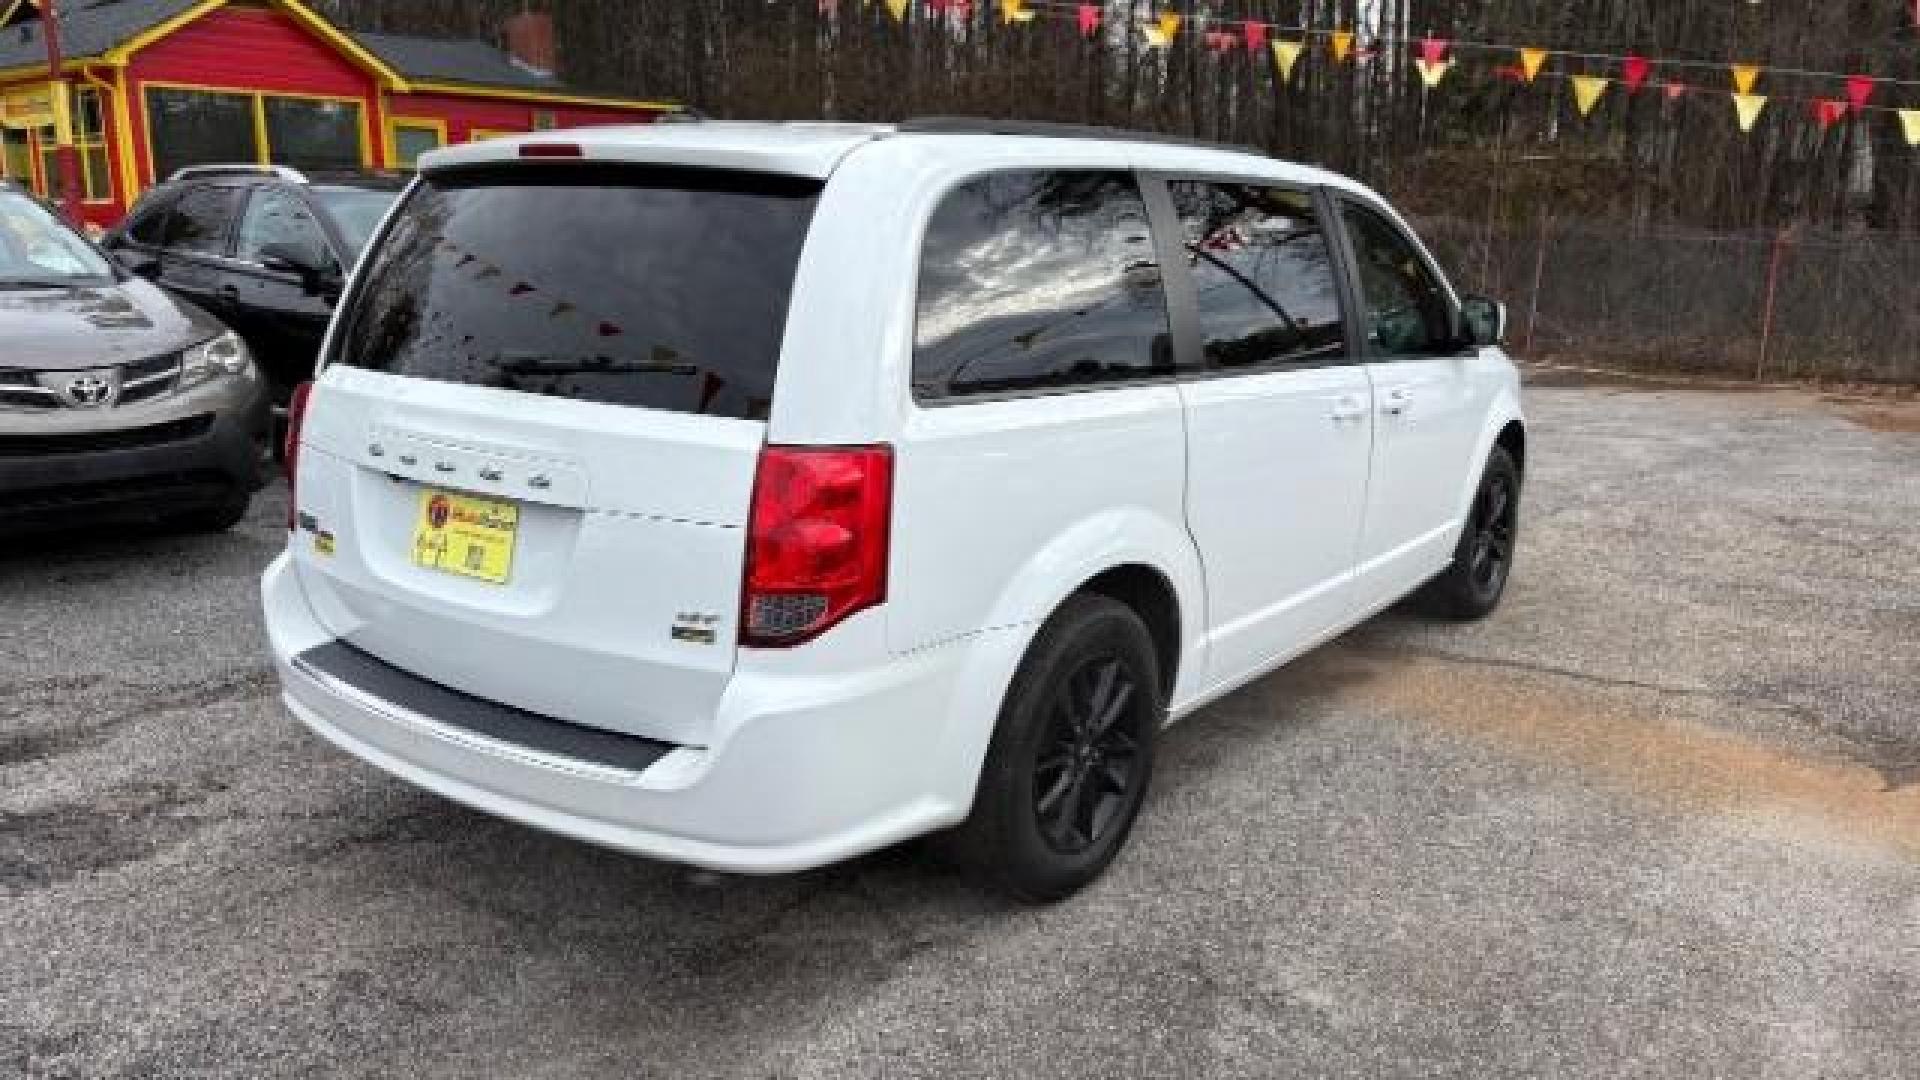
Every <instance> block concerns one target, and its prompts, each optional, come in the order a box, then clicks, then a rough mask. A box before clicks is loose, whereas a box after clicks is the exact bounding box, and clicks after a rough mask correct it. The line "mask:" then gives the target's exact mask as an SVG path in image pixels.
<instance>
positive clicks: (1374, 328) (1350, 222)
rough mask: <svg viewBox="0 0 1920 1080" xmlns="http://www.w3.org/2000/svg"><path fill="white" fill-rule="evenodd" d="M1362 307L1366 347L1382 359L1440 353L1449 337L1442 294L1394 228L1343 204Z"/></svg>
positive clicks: (1424, 264)
mask: <svg viewBox="0 0 1920 1080" xmlns="http://www.w3.org/2000/svg"><path fill="white" fill-rule="evenodd" d="M1342 213H1344V214H1345V216H1346V219H1347V235H1348V236H1349V237H1351V238H1352V240H1353V257H1354V261H1355V263H1356V264H1357V269H1358V270H1359V271H1360V291H1361V293H1362V296H1363V298H1364V300H1365V302H1366V311H1365V312H1364V316H1365V326H1366V332H1367V343H1368V344H1369V345H1370V346H1372V348H1373V351H1374V352H1375V353H1376V354H1378V355H1382V356H1420V355H1424V354H1430V353H1434V352H1438V351H1440V350H1441V349H1442V348H1443V346H1444V343H1445V342H1446V340H1447V339H1448V338H1449V337H1450V336H1451V334H1452V330H1451V327H1452V322H1453V320H1452V317H1451V314H1450V312H1449V307H1450V305H1449V304H1448V302H1447V294H1446V291H1445V290H1443V289H1442V288H1441V287H1440V282H1439V279H1437V278H1435V277H1434V274H1433V270H1432V268H1431V267H1429V266H1428V265H1427V261H1426V260H1425V259H1423V258H1421V257H1420V253H1419V251H1417V250H1415V248H1414V246H1413V245H1412V244H1410V243H1408V242H1407V238H1406V237H1405V236H1404V235H1402V234H1401V232H1400V230H1399V229H1398V228H1395V227H1394V225H1393V224H1392V223H1391V222H1389V221H1387V219H1386V218H1383V217H1381V216H1380V215H1379V214H1376V213H1374V212H1373V211H1372V210H1369V209H1367V208H1366V207H1363V206H1357V205H1355V204H1353V203H1345V204H1343V210H1342Z"/></svg>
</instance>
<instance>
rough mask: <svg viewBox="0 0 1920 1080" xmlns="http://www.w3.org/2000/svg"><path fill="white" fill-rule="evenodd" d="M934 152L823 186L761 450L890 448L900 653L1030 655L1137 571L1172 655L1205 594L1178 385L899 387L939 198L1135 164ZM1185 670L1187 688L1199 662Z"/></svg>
mask: <svg viewBox="0 0 1920 1080" xmlns="http://www.w3.org/2000/svg"><path fill="white" fill-rule="evenodd" d="M941 142H942V144H943V145H942V147H941V153H940V154H938V155H935V154H929V153H925V152H923V147H924V143H922V142H921V141H919V140H914V139H910V138H903V139H896V140H882V141H879V142H875V143H872V144H869V145H867V146H865V147H862V148H860V149H859V150H857V151H855V152H854V153H853V154H851V155H850V156H849V157H848V158H847V159H846V160H845V161H844V162H843V163H842V165H841V166H840V168H839V170H838V171H837V172H836V173H835V174H834V175H833V177H832V178H831V180H830V181H829V182H828V184H827V186H826V189H825V190H824V191H823V193H822V196H821V200H820V207H819V211H818V216H817V217H816V220H815V224H814V229H813V232H812V233H811V234H810V236H809V238H808V242H807V247H806V250H805V252H804V253H803V255H802V258H801V266H800V274H799V277H798V280H797V282H796V285H795V295H794V304H793V309H792V313H791V315H790V316H789V319H788V326H787V335H786V341H785V346H784V352H783V358H782V362H781V369H780V375H779V383H778V388H777V392H776V394H775V398H774V406H773V415H772V418H771V422H770V424H769V436H770V438H771V439H772V441H774V442H782V443H802V444H823V445H836V444H861V443H871V442H888V443H892V444H893V445H894V446H895V450H896V466H895V469H896V476H895V493H894V536H893V543H892V562H891V566H890V578H889V590H888V602H887V605H886V608H885V612H886V620H887V628H886V635H887V641H888V644H889V648H890V649H891V650H892V651H893V652H895V653H913V652H918V651H922V650H927V649H933V648H939V647H944V646H949V645H954V644H957V643H959V642H962V641H965V640H967V639H970V638H974V637H976V636H978V635H982V634H985V633H988V632H993V633H996V634H999V633H1001V632H1012V633H1013V634H1014V635H1015V636H1016V637H1017V638H1019V639H1020V640H1021V641H1022V642H1024V640H1025V639H1026V638H1027V637H1030V635H1031V633H1032V631H1033V630H1034V629H1035V628H1036V627H1037V625H1038V624H1039V623H1040V622H1041V621H1044V620H1045V619H1046V617H1047V616H1048V615H1049V614H1051V612H1052V611H1053V610H1054V609H1055V608H1057V607H1058V606H1059V604H1060V603H1061V602H1062V601H1063V600H1064V599H1065V598H1066V597H1067V596H1069V595H1071V594H1072V593H1073V592H1074V591H1075V590H1076V589H1077V588H1078V587H1079V586H1080V585H1082V584H1084V583H1085V582H1086V581H1087V580H1088V579H1090V578H1092V577H1093V576H1095V575H1097V574H1099V573H1101V572H1102V571H1104V570H1106V569H1109V568H1111V567H1113V566H1117V565H1125V564H1130V563H1138V564H1142V565H1146V566H1149V567H1152V568H1154V569H1156V570H1158V571H1160V572H1161V573H1162V574H1163V575H1164V576H1165V577H1166V578H1167V579H1168V580H1169V581H1170V582H1171V583H1172V585H1173V587H1174V589H1175V591H1176V593H1177V594H1178V597H1179V600H1180V606H1181V612H1182V622H1183V624H1185V625H1183V628H1182V641H1183V642H1186V643H1195V645H1196V646H1197V643H1198V642H1200V641H1201V640H1202V638H1203V634H1202V627H1203V626H1204V611H1203V608H1202V603H1203V600H1202V598H1203V596H1204V591H1203V589H1202V587H1201V579H1200V567H1199V559H1198V557H1197V555H1196V554H1195V552H1194V549H1193V544H1192V541H1191V538H1190V537H1189V535H1188V534H1187V531H1186V526H1185V489H1186V429H1185V421H1184V417H1183V414H1182V409H1181V403H1180V398H1179V393H1178V391H1177V390H1176V389H1175V387H1174V386H1173V385H1172V384H1170V383H1169V384H1165V385H1137V386H1131V387H1125V388H1117V389H1101V390H1094V391H1089V392H1083V393H1068V394H1058V395H1050V396H1043V397H1031V398H1022V399H1015V400H1005V401H992V402H972V403H965V404H950V405H942V406H939V407H931V408H923V407H921V406H919V405H917V404H916V403H915V402H914V401H913V399H912V395H911V392H910V382H911V371H912V364H913V341H914V318H915V305H916V292H917V289H916V284H917V280H918V277H919V267H920V249H921V241H922V238H923V234H924V232H925V227H926V222H927V220H928V219H929V217H930V216H931V215H932V213H933V211H934V209H935V208H936V206H937V205H938V203H939V201H940V200H941V198H942V197H944V196H945V194H946V193H947V192H948V191H949V190H951V189H952V188H953V187H955V186H957V185H959V184H960V183H963V182H964V181H965V180H967V179H969V178H971V177H973V176H977V175H980V174H983V173H988V172H994V171H1000V170H1007V169H1074V168H1087V169H1126V168H1130V167H1131V163H1130V162H1129V161H1128V160H1127V159H1126V157H1125V156H1124V154H1123V153H1122V154H1116V153H1115V151H1114V150H1113V149H1112V148H1110V147H1104V146H1100V145H1098V144H1092V145H1081V144H1078V143H1075V142H1070V141H1069V142H1053V141H1045V140H1028V141H1027V142H1030V143H1036V144H1037V145H1010V143H1009V141H1008V140H1001V139H992V138H982V139H980V140H978V141H977V142H975V143H972V144H971V145H957V144H958V143H965V142H970V141H969V140H954V139H943V140H941ZM956 160H960V161H964V165H956V164H955V162H956ZM1181 668H1182V673H1183V678H1184V677H1186V675H1187V674H1188V673H1197V672H1198V670H1199V668H1200V665H1199V664H1197V663H1192V662H1186V661H1184V660H1183V663H1182V665H1181ZM1010 674H1011V671H1010V670H1009V671H1002V672H999V673H997V674H996V676H995V677H996V678H998V679H999V680H1000V681H1001V682H1002V684H1004V680H1005V678H1006V677H1008V676H1010ZM1003 689H1004V685H1001V686H999V687H996V688H995V692H996V697H995V707H996V708H997V700H998V699H997V694H998V692H999V691H1001V690H1003ZM991 715H992V714H991V712H989V713H987V714H986V716H985V717H984V719H985V721H986V723H988V724H989V725H990V723H991Z"/></svg>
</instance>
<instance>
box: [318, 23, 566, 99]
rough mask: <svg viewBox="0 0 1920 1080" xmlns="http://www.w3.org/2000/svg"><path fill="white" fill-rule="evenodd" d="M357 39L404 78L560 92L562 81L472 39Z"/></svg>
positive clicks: (391, 36)
mask: <svg viewBox="0 0 1920 1080" xmlns="http://www.w3.org/2000/svg"><path fill="white" fill-rule="evenodd" d="M353 37H354V40H356V41H358V42H359V43H360V44H361V46H362V47H364V48H365V49H366V50H367V51H368V52H370V53H372V54H373V55H375V56H377V57H379V58H380V59H381V60H382V61H383V62H385V63H386V65H387V66H388V67H390V68H392V69H393V70H395V71H397V72H399V73H400V77H401V78H403V79H420V80H422V81H425V82H451V83H471V84H473V85H475V86H503V87H512V88H515V89H522V90H557V89H560V82H559V80H557V79H555V78H554V77H553V76H552V75H544V74H540V73H538V72H535V71H532V70H530V69H528V68H525V67H522V66H520V65H519V64H516V63H514V62H513V60H512V58H510V57H509V56H508V55H507V54H506V53H504V52H502V51H500V50H499V49H496V48H494V47H493V46H491V45H489V44H487V43H486V42H484V41H475V40H473V39H472V38H465V39H461V38H427V37H411V36H407V35H404V34H369V33H361V32H359V31H354V33H353Z"/></svg>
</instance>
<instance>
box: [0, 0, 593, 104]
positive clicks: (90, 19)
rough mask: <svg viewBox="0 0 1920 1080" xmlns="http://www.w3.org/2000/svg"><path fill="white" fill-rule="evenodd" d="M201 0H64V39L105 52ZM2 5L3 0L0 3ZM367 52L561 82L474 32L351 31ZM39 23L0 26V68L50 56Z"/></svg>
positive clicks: (404, 62) (517, 81) (480, 73)
mask: <svg viewBox="0 0 1920 1080" xmlns="http://www.w3.org/2000/svg"><path fill="white" fill-rule="evenodd" d="M197 2H198V0H62V2H61V3H60V36H61V40H60V44H61V47H62V49H63V51H65V53H66V54H67V55H68V56H70V57H82V56H100V55H102V54H103V53H106V52H108V51H110V50H112V49H114V48H115V47H117V46H120V45H124V44H126V43H127V42H129V41H132V40H133V39H134V38H136V37H139V36H140V35H141V34H142V33H144V32H146V31H148V30H151V29H153V28H154V27H156V26H159V25H160V24H161V23H164V22H166V21H167V20H168V19H171V18H173V17H174V16H176V15H179V14H180V13H182V12H184V11H187V10H188V9H190V8H192V7H193V6H194V4H195V3H197ZM0 6H3V3H0ZM353 37H354V39H355V40H356V41H358V42H359V43H360V45H361V46H362V47H363V48H365V49H366V50H367V51H368V52H371V53H373V54H374V55H375V56H377V57H379V58H380V59H381V60H382V61H383V62H385V63H386V64H387V66H388V67H391V68H393V69H394V70H395V71H397V72H399V73H400V76H401V77H402V78H406V79H422V80H425V81H428V82H450V83H466V84H470V85H473V86H497V87H507V88H512V89H520V90H559V89H562V87H561V85H560V82H559V80H557V79H555V78H554V77H553V76H551V75H542V74H539V73H537V72H534V71H530V70H528V69H527V68H524V67H521V66H520V65H519V64H516V63H514V62H513V60H512V59H511V58H510V57H509V56H508V55H507V54H506V53H504V52H502V51H500V50H499V49H496V48H494V47H493V46H491V45H489V44H487V43H486V42H484V41H476V40H473V39H471V38H467V39H451V38H429V37H411V36H408V35H404V34H370V33H354V34H353ZM46 49H47V47H46V45H45V44H44V43H43V42H42V41H41V40H40V23H39V21H38V20H37V19H34V20H28V21H25V22H22V23H20V24H19V25H17V26H12V27H6V28H0V69H4V68H13V67H26V66H29V65H32V64H38V63H42V62H44V61H45V60H46V56H47V52H46Z"/></svg>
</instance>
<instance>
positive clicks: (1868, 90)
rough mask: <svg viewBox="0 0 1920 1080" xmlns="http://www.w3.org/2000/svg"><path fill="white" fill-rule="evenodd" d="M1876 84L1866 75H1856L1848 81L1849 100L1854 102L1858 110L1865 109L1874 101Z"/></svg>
mask: <svg viewBox="0 0 1920 1080" xmlns="http://www.w3.org/2000/svg"><path fill="white" fill-rule="evenodd" d="M1874 87H1875V83H1874V81H1873V80H1872V79H1869V78H1867V77H1866V76H1865V75H1855V76H1853V77H1852V78H1850V79H1848V80H1847V100H1848V101H1851V102H1853V107H1854V108H1856V109H1864V108H1866V107H1867V102H1869V101H1872V100H1873V91H1874Z"/></svg>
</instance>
